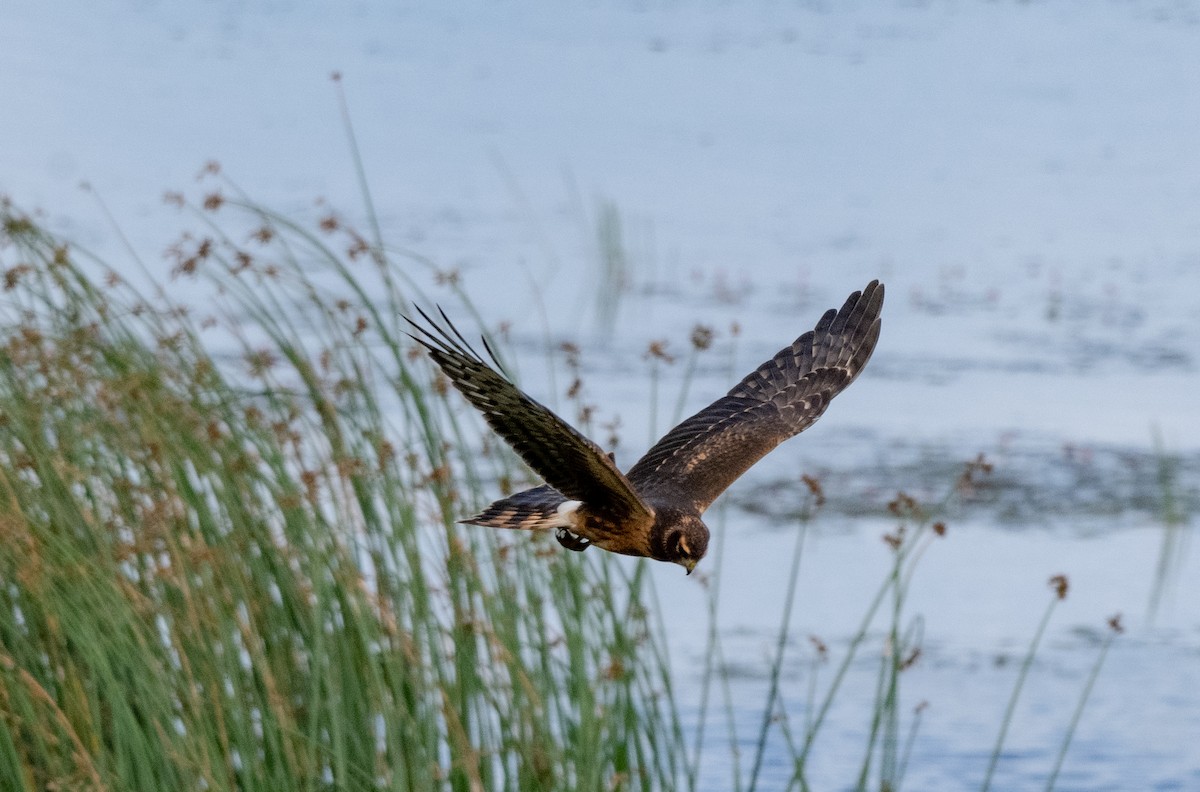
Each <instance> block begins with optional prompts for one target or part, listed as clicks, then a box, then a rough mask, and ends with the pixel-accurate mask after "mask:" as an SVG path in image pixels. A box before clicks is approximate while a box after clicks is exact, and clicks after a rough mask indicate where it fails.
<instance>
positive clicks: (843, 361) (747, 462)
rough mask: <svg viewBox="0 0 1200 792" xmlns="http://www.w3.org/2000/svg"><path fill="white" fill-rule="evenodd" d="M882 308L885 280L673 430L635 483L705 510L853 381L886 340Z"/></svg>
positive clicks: (635, 471)
mask: <svg viewBox="0 0 1200 792" xmlns="http://www.w3.org/2000/svg"><path fill="white" fill-rule="evenodd" d="M882 308H883V284H881V283H879V281H871V283H870V284H868V285H867V287H866V289H864V290H863V291H861V292H854V293H853V294H851V295H850V297H849V298H848V299H847V300H846V302H845V304H844V305H843V306H842V308H841V310H833V309H830V310H829V311H826V312H825V315H824V316H822V317H821V320H820V321H819V322H817V326H816V327H815V328H814V329H813V330H811V331H810V332H807V333H805V334H804V335H802V336H800V337H799V338H797V339H796V340H795V341H794V342H793V343H792V344H791V346H788V347H785V348H784V349H782V350H780V351H779V353H778V354H776V355H775V356H774V357H773V358H771V359H770V360H768V361H767V362H765V363H763V364H762V365H761V366H759V367H758V368H757V369H755V370H754V371H752V372H751V373H750V374H748V375H747V376H746V377H745V379H743V380H742V381H741V382H739V383H738V384H737V385H735V386H734V387H733V389H732V390H730V391H729V393H728V394H726V395H725V396H723V397H722V398H720V399H718V400H717V401H715V402H713V403H712V404H710V405H709V406H708V407H705V408H704V409H703V410H701V411H700V412H698V413H696V414H695V415H693V416H692V417H690V418H688V419H687V420H685V421H683V423H681V424H679V425H678V426H676V427H675V428H674V429H672V430H671V431H669V432H667V433H666V435H664V436H663V437H662V439H660V440H659V441H658V442H657V443H656V444H655V445H654V447H653V448H651V449H650V450H649V451H648V452H646V455H645V456H643V457H642V458H641V459H640V460H639V461H638V462H637V464H635V465H634V466H633V467H632V468H630V470H629V472H628V474H627V476H628V478H629V480H630V482H632V483H633V485H634V487H636V488H637V490H638V492H640V493H641V494H642V495H643V497H646V498H647V499H648V500H650V501H651V502H654V501H655V500H656V497H655V496H658V497H659V498H666V499H671V500H673V501H676V502H679V501H682V502H684V503H686V505H687V506H690V507H692V508H695V509H698V510H699V511H703V510H704V509H705V508H707V507H708V505H709V504H710V503H712V502H713V500H715V499H716V497H717V496H718V495H720V494H721V493H722V492H724V490H725V488H726V487H728V486H729V485H730V484H732V483H733V482H734V481H735V480H736V479H737V478H738V477H739V476H741V475H742V474H743V473H745V472H746V471H747V470H749V469H750V467H751V466H752V465H753V464H754V463H755V462H757V461H758V460H759V459H761V458H762V457H763V456H765V455H766V454H767V452H769V451H770V450H771V449H773V448H775V446H777V445H779V444H780V443H782V442H783V441H784V440H787V439H788V438H790V437H793V436H795V435H797V434H799V433H800V432H802V431H804V430H805V429H807V428H808V427H809V426H811V425H812V424H813V423H814V422H815V421H816V420H817V419H818V418H819V417H821V414H822V413H824V412H825V409H826V408H827V407H828V406H829V402H830V401H831V400H832V399H833V397H834V396H836V395H837V394H839V393H841V392H842V390H844V389H845V388H846V386H848V385H849V384H850V383H851V382H853V381H854V379H855V377H857V376H858V374H859V372H861V371H862V369H863V367H864V366H865V365H866V363H867V360H868V359H869V358H870V357H871V353H872V352H873V351H874V350H875V344H876V342H877V341H878V340H879V329H880V318H879V314H880V311H881V310H882ZM681 505H683V504H681Z"/></svg>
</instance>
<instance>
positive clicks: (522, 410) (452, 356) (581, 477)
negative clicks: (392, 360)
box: [407, 307, 654, 522]
mask: <svg viewBox="0 0 1200 792" xmlns="http://www.w3.org/2000/svg"><path fill="white" fill-rule="evenodd" d="M417 311H418V312H419V313H420V314H421V317H422V318H423V319H424V320H425V324H424V325H422V324H418V323H417V322H414V321H413V320H411V319H408V320H407V321H408V322H409V324H411V325H412V326H413V328H414V329H415V330H416V331H417V332H416V334H415V335H411V337H412V339H413V340H414V341H416V342H417V343H419V344H420V345H421V346H423V347H425V349H426V350H427V351H428V352H429V356H430V357H431V358H433V360H434V362H435V363H437V364H438V366H439V367H440V368H441V369H442V371H443V372H444V373H445V374H446V376H447V377H449V378H450V381H451V382H452V383H454V387H455V388H457V389H458V391H459V392H460V393H462V395H463V396H464V397H465V398H466V400H467V401H469V402H470V403H471V404H472V405H473V406H474V407H475V408H476V409H477V410H479V411H480V412H481V413H483V417H484V420H486V421H487V423H488V425H489V426H491V427H492V429H493V430H495V432H496V434H498V435H500V437H502V438H504V440H505V441H506V442H507V443H508V444H509V445H510V446H512V448H513V450H514V451H516V452H517V454H519V455H520V457H521V458H522V459H523V460H525V463H526V464H527V465H529V467H530V468H532V469H533V471H534V472H535V473H537V474H538V475H539V476H541V477H542V478H543V479H544V480H545V481H546V483H547V484H549V485H550V486H551V487H553V488H554V489H556V490H558V492H560V493H562V494H563V495H564V496H566V497H567V498H568V499H571V500H578V501H582V502H583V504H584V506H585V508H586V509H587V511H589V512H591V513H593V514H600V515H603V516H605V517H606V518H608V519H609V520H611V521H614V522H623V521H626V520H635V521H639V522H641V521H652V520H653V518H654V512H653V511H652V510H651V509H650V507H649V506H647V505H646V504H645V502H643V501H642V499H641V498H640V497H638V494H637V492H636V491H635V490H634V488H633V486H632V485H631V484H630V483H629V481H628V480H627V479H626V478H625V476H624V475H622V474H621V471H620V470H618V469H617V466H616V465H615V464H614V463H613V461H612V459H611V458H609V456H608V455H607V454H605V453H604V451H603V450H602V449H601V448H600V447H599V446H597V445H596V444H595V443H593V442H592V441H591V440H589V439H588V438H586V437H584V436H583V435H582V434H580V433H579V432H577V431H576V430H575V429H574V428H573V427H571V425H570V424H568V423H567V422H566V421H564V420H562V419H561V418H559V417H558V416H557V415H555V414H554V413H553V412H552V411H551V410H550V409H549V408H547V407H545V406H543V405H541V404H539V403H538V402H536V401H534V400H533V399H532V398H530V397H529V396H527V395H526V394H525V393H523V392H522V391H521V390H520V389H518V388H517V386H516V385H514V384H513V383H512V382H510V381H509V380H508V379H507V378H506V377H505V376H503V375H502V374H501V373H500V372H499V371H497V370H496V369H495V368H493V367H492V366H490V365H488V364H487V362H485V361H484V360H483V358H481V357H480V356H479V355H478V354H477V353H476V352H475V350H473V349H472V348H471V346H470V345H469V344H468V343H467V342H466V340H465V339H464V338H463V337H462V335H461V334H460V333H459V332H458V330H457V329H456V328H455V327H454V325H453V323H452V322H450V320H449V319H448V318H447V317H446V315H445V313H442V320H443V322H444V323H445V325H446V328H448V330H447V329H446V328H443V327H442V326H441V325H439V324H438V323H437V322H434V321H433V320H432V319H430V318H429V316H428V315H427V314H426V313H425V312H424V311H422V310H421V309H420V308H419V307H418V308H417ZM485 345H486V339H485ZM485 348H487V347H486V346H485ZM488 353H489V354H491V349H490V348H488ZM492 360H493V361H494V362H496V365H497V367H498V366H499V363H498V362H497V361H496V359H495V355H492Z"/></svg>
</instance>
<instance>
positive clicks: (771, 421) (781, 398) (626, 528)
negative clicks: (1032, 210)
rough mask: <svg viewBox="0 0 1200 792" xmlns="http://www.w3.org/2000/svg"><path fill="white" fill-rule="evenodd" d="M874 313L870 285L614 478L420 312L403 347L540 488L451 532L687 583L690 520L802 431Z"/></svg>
mask: <svg viewBox="0 0 1200 792" xmlns="http://www.w3.org/2000/svg"><path fill="white" fill-rule="evenodd" d="M882 307H883V284H881V283H880V282H879V281H871V283H869V284H868V285H867V288H866V289H864V290H863V291H861V292H854V293H853V294H851V295H850V297H849V298H848V299H847V300H846V304H845V305H843V306H842V309H841V310H840V311H837V310H833V309H830V310H828V311H826V312H825V315H824V316H822V317H821V321H819V322H817V326H816V328H815V329H813V330H812V331H810V332H807V333H805V334H804V335H802V336H800V337H799V338H797V339H796V340H795V341H794V342H792V344H791V346H788V347H785V348H784V349H782V350H781V351H780V352H779V354H777V355H775V357H773V358H771V359H770V360H768V361H767V362H766V363H763V364H762V365H761V366H759V367H758V368H757V369H755V370H754V371H753V372H752V373H751V374H749V375H748V376H747V377H746V378H745V379H743V380H742V381H741V382H739V383H738V384H737V385H736V386H735V387H734V388H733V390H731V391H729V393H728V394H726V395H725V396H722V397H721V398H720V399H717V400H716V401H715V402H713V403H712V404H710V405H709V406H707V407H705V408H704V409H703V410H701V411H700V412H698V413H696V414H695V415H693V416H692V417H691V418H688V419H687V420H686V421H684V422H683V423H681V424H679V425H678V426H676V427H675V428H674V429H672V430H671V431H669V432H667V433H666V435H664V436H663V437H662V439H661V440H659V441H658V442H657V443H655V445H654V447H653V448H651V449H650V450H649V451H648V452H646V455H645V456H644V457H642V458H641V459H640V460H638V462H637V464H635V465H634V466H633V467H632V468H630V469H629V471H628V472H627V473H625V474H623V475H622V473H621V471H620V470H618V469H617V466H616V463H615V462H614V461H613V458H612V457H611V456H610V455H608V454H606V453H604V451H603V450H601V449H600V447H599V446H598V445H596V444H595V443H593V442H592V441H591V440H589V439H587V438H586V437H584V436H583V435H582V434H580V433H579V432H577V431H576V430H575V429H573V428H572V427H571V426H570V425H569V424H568V423H567V422H566V421H564V420H563V419H561V418H559V417H558V416H557V415H555V414H554V413H553V412H551V411H550V410H549V409H547V408H546V407H544V406H542V405H541V404H539V403H537V402H536V401H534V400H533V399H531V398H529V397H528V396H526V395H525V394H524V393H522V392H521V391H520V390H519V389H518V388H517V387H516V386H515V385H513V384H512V383H511V382H510V381H509V380H508V379H506V378H505V377H504V376H502V375H501V374H500V373H499V372H498V371H497V370H496V369H495V368H492V367H491V366H490V365H488V364H487V363H486V362H484V360H483V358H481V357H480V356H479V355H478V354H476V353H475V351H474V350H473V349H471V347H470V345H469V344H467V342H466V341H465V340H464V339H463V337H462V336H461V335H460V334H459V332H458V331H457V330H456V329H455V328H454V326H453V325H452V324H450V321H449V319H448V318H446V316H445V314H442V318H443V320H444V321H445V322H446V325H447V328H442V327H440V326H439V325H438V324H437V323H436V322H434V321H432V320H431V319H430V318H429V317H428V316H427V315H426V314H425V313H424V312H422V313H421V316H422V317H424V319H425V321H426V322H427V323H428V325H429V326H428V327H426V326H422V325H419V324H416V323H415V322H414V323H412V324H413V327H414V328H416V330H417V332H418V334H419V335H418V336H413V338H414V340H416V341H418V342H419V343H420V344H421V345H422V346H424V347H425V348H426V349H427V350H428V351H429V354H430V356H431V357H432V358H433V360H434V361H435V362H436V363H437V364H438V365H439V366H440V367H441V369H442V371H444V372H445V374H446V376H447V377H449V378H450V381H451V382H453V383H454V386H455V387H456V388H458V390H459V391H461V392H462V394H463V396H465V397H466V399H467V401H469V402H470V403H471V404H473V405H474V406H475V407H476V409H478V410H479V411H480V412H482V413H483V417H484V418H485V419H486V420H487V422H488V424H490V425H491V427H492V429H494V430H495V431H496V433H497V434H499V435H500V436H501V437H503V438H504V439H505V440H506V441H507V442H508V444H509V445H511V446H512V447H513V449H514V450H516V452H517V453H518V454H520V456H521V458H522V459H524V460H525V462H526V463H527V464H528V465H529V467H530V468H532V469H533V471H534V472H535V473H537V474H538V475H539V476H541V477H542V478H543V479H544V480H545V481H546V483H545V484H544V485H542V486H540V487H534V488H533V489H528V490H525V491H523V492H518V493H516V494H515V495H510V496H509V497H507V498H504V499H502V500H498V501H496V502H495V503H493V504H492V505H491V506H489V507H487V508H486V509H484V511H483V513H482V514H479V515H477V516H475V517H472V518H471V519H469V520H463V521H462V522H464V523H469V524H471V525H490V526H493V527H496V528H521V529H525V530H534V531H544V530H553V531H555V535H556V537H557V539H558V541H559V542H560V543H561V544H562V545H563V547H566V548H568V549H570V550H585V549H587V548H588V547H589V546H590V545H595V546H596V547H599V548H602V549H604V550H609V551H612V552H614V553H624V554H625V555H633V556H649V557H650V558H654V559H657V560H659V561H671V562H674V563H676V564H681V565H682V566H684V567H685V568H686V569H687V571H688V573H689V574H690V573H691V571H692V570H693V569H694V568H695V567H696V563H697V562H698V561H699V560H700V559H701V558H703V557H704V553H705V551H707V550H708V527H707V526H705V524H704V523H703V522H701V520H700V514H701V513H702V512H703V511H704V510H705V509H706V508H708V506H709V504H711V503H712V502H713V500H715V499H716V497H717V496H718V495H720V494H721V493H722V492H723V491H724V490H725V488H726V487H728V486H729V485H730V484H732V483H733V482H734V480H735V479H737V477H738V476H740V475H742V474H743V473H745V472H746V471H747V470H748V469H749V468H750V466H751V465H753V464H754V463H755V462H757V461H758V460H759V459H761V458H762V457H763V456H764V455H765V454H766V453H767V452H768V451H770V450H771V449H773V448H774V447H775V446H777V445H779V444H780V443H782V442H783V441H784V440H787V439H788V438H789V437H792V436H794V435H796V434H799V433H800V432H802V431H804V430H805V429H807V428H808V427H809V426H811V425H812V424H813V422H814V421H816V420H817V418H819V417H820V416H821V414H822V413H823V412H825V408H826V407H828V406H829V402H830V400H832V399H833V397H834V396H836V395H838V394H839V393H841V392H842V390H843V389H844V388H845V387H846V386H847V385H849V384H850V383H851V382H853V381H854V378H855V377H857V376H858V374H859V372H860V371H862V369H863V366H865V365H866V363H867V360H868V359H869V358H870V357H871V352H873V351H874V349H875V342H876V341H878V340H879V326H880V318H879V312H880V310H881V309H882ZM410 322H411V320H410ZM484 346H485V348H486V346H487V341H486V340H484ZM488 352H489V354H490V353H491V350H490V349H488ZM492 359H493V361H494V360H495V356H494V355H492Z"/></svg>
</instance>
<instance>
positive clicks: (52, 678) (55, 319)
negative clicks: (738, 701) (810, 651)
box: [0, 185, 684, 792]
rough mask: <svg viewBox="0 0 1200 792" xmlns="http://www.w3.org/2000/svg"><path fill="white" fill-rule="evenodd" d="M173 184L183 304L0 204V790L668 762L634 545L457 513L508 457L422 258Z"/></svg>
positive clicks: (288, 785) (669, 735) (505, 783)
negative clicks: (631, 556)
mask: <svg viewBox="0 0 1200 792" xmlns="http://www.w3.org/2000/svg"><path fill="white" fill-rule="evenodd" d="M225 193H233V194H234V195H235V197H228V196H227V195H226V194H225ZM173 200H175V201H176V202H177V203H179V204H180V205H181V206H182V207H183V208H184V209H185V210H187V211H191V212H193V213H194V214H193V217H194V220H193V221H192V222H194V223H195V224H197V227H198V229H199V230H197V231H194V232H193V233H192V234H191V235H189V236H186V237H184V238H182V239H181V240H180V242H179V244H178V245H177V246H175V247H174V249H173V253H172V255H173V258H174V266H175V272H176V274H177V275H178V276H179V277H180V279H181V280H180V281H179V282H178V283H177V284H176V288H179V289H180V291H181V293H182V292H184V291H185V290H186V291H187V292H188V293H190V294H191V295H192V296H189V298H188V300H187V303H188V304H187V305H184V304H182V303H180V302H164V301H162V300H159V299H158V298H147V297H145V296H143V295H142V294H139V293H138V291H137V290H136V289H135V288H133V286H131V285H130V284H129V283H126V282H125V280H124V279H123V278H122V277H121V276H120V275H118V274H116V272H113V271H111V270H115V269H118V268H119V265H115V264H114V265H111V269H110V271H109V272H108V274H107V276H105V277H102V278H99V279H95V278H93V277H91V275H92V273H94V272H103V270H104V269H105V268H106V266H105V265H104V264H98V263H91V264H88V265H83V264H81V257H82V254H81V253H80V252H79V251H77V250H75V249H73V248H71V247H70V246H68V245H67V244H66V243H64V242H63V241H62V240H59V239H56V238H55V237H53V236H52V235H50V234H48V233H46V232H45V231H44V230H43V229H41V228H39V227H38V225H37V224H36V223H35V222H34V221H32V220H31V219H30V218H29V217H28V216H26V215H23V214H22V213H20V212H19V211H18V210H17V209H16V208H15V207H13V206H12V205H11V204H8V203H4V204H3V206H2V207H0V229H2V231H0V263H2V264H3V266H4V268H5V282H4V286H5V294H4V299H3V302H2V304H0V581H2V585H0V778H3V779H6V783H9V781H11V783H10V784H9V785H8V786H6V787H5V788H6V789H7V788H11V789H14V790H30V791H32V790H42V789H47V788H65V789H96V790H109V789H113V790H117V789H119V790H148V791H149V790H154V791H155V792H158V791H159V790H173V789H178V790H184V789H187V790H193V789H198V788H199V789H210V790H212V789H215V790H219V789H227V790H235V789H236V790H256V789H257V790H279V789H289V790H318V789H319V790H327V789H338V790H342V789H346V790H357V789H372V790H375V789H403V790H484V789H486V790H506V789H507V790H531V789H533V790H536V789H545V790H549V789H639V790H650V789H664V788H666V789H669V788H673V784H674V781H675V779H676V778H678V777H679V776H680V774H681V773H682V767H681V766H680V757H682V756H683V755H684V752H683V751H682V750H678V749H677V746H676V744H677V743H679V742H680V741H681V740H682V737H681V733H680V730H679V728H678V724H677V722H676V719H675V715H674V712H673V709H672V708H671V706H670V704H669V695H668V693H669V691H667V690H666V685H667V680H668V677H667V673H666V666H665V662H666V661H665V659H664V655H663V653H662V652H661V651H660V649H659V643H660V640H661V636H660V635H659V633H658V630H657V628H655V627H654V626H653V624H652V622H651V621H650V620H649V619H648V618H647V615H646V613H647V610H646V608H645V607H644V606H643V605H642V603H641V602H640V601H639V600H638V598H637V596H636V589H634V592H635V593H633V594H631V593H630V589H629V587H628V586H627V581H626V580H625V579H624V577H625V576H624V574H623V572H622V568H621V567H620V566H619V565H618V564H616V563H615V562H614V561H613V560H612V559H609V558H607V557H605V555H604V554H600V553H589V554H587V555H586V556H582V557H581V556H576V555H574V554H567V553H564V552H561V551H560V549H559V548H558V547H557V546H556V545H553V544H552V542H546V541H544V540H541V539H540V538H539V537H530V536H519V537H517V536H510V535H504V534H501V533H499V532H492V531H480V530H477V529H472V530H464V529H461V528H459V527H458V526H456V525H455V524H454V521H455V519H457V518H459V517H461V516H463V514H465V513H466V512H469V511H470V510H471V509H472V508H474V507H476V506H478V505H480V503H481V502H482V500H483V499H484V492H483V490H484V488H485V487H484V483H485V482H486V483H487V487H486V488H487V490H488V491H489V492H492V491H494V487H493V486H492V484H491V482H492V480H493V479H497V478H503V479H508V480H512V479H516V478H519V477H520V476H521V473H520V469H519V467H517V466H515V465H513V464H512V460H511V458H510V456H509V455H508V454H506V453H501V452H500V450H499V449H498V448H497V447H496V444H495V443H494V442H493V441H491V440H489V439H488V438H487V437H486V435H485V434H484V433H483V432H482V431H481V424H480V423H479V422H478V421H476V420H474V417H473V416H471V417H469V418H467V419H465V420H464V419H463V415H464V413H463V411H462V406H461V402H458V401H455V400H454V399H447V398H446V394H447V389H446V386H445V383H444V382H443V381H442V380H440V379H439V378H438V376H437V375H436V374H435V373H434V372H433V370H432V369H431V367H430V366H429V365H428V364H427V362H426V361H425V360H423V359H421V358H420V357H419V356H418V355H416V354H415V353H414V352H413V347H412V345H411V344H409V343H408V341H407V339H406V337H405V336H403V335H402V334H401V332H400V325H401V321H400V319H399V315H400V314H401V313H402V312H403V310H404V308H405V306H406V304H407V303H406V298H407V297H408V296H409V295H414V294H416V293H417V292H416V291H415V289H414V287H413V282H414V280H413V273H414V272H421V273H422V276H423V277H426V276H427V275H428V273H427V272H425V271H423V268H425V267H426V266H427V265H426V264H424V263H422V262H420V261H417V260H416V259H414V258H405V259H402V260H396V261H393V260H392V259H391V258H389V254H388V252H387V251H384V250H383V249H381V248H380V247H379V246H378V245H377V244H376V243H375V242H373V241H368V240H367V239H365V238H364V237H363V236H362V235H360V234H358V233H357V232H355V231H354V230H353V229H351V228H349V227H347V226H346V225H345V224H344V223H343V222H342V221H341V220H339V219H338V218H337V217H336V216H334V215H329V216H327V217H325V218H322V219H321V220H320V222H319V224H318V226H317V228H306V227H304V226H303V225H301V224H299V223H297V222H294V221H291V220H288V219H286V218H284V217H281V216H278V215H275V214H273V213H270V212H268V211H265V210H264V209H262V208H261V207H258V206H255V205H254V204H252V203H250V202H248V201H246V200H245V199H244V198H241V197H236V191H235V190H233V189H232V187H231V186H229V185H225V186H224V191H223V192H213V193H210V194H209V195H208V196H206V197H205V198H204V200H203V201H202V203H201V205H199V206H192V205H190V204H189V203H188V202H186V201H184V200H183V199H182V198H180V197H178V196H175V197H174V198H173ZM201 282H204V283H207V284H209V287H210V288H208V290H207V291H206V292H204V294H205V296H204V297H203V298H198V297H196V296H194V295H195V290H196V289H198V288H200V287H199V284H200V283H201Z"/></svg>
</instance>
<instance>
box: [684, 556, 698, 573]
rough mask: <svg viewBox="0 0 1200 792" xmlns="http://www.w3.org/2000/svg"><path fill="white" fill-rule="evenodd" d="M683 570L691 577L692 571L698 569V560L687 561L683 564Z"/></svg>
mask: <svg viewBox="0 0 1200 792" xmlns="http://www.w3.org/2000/svg"><path fill="white" fill-rule="evenodd" d="M683 568H684V569H686V570H687V573H688V574H689V575H690V574H692V570H693V569H695V568H696V559H694V558H692V559H689V560H687V561H685V562H684V563H683Z"/></svg>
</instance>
